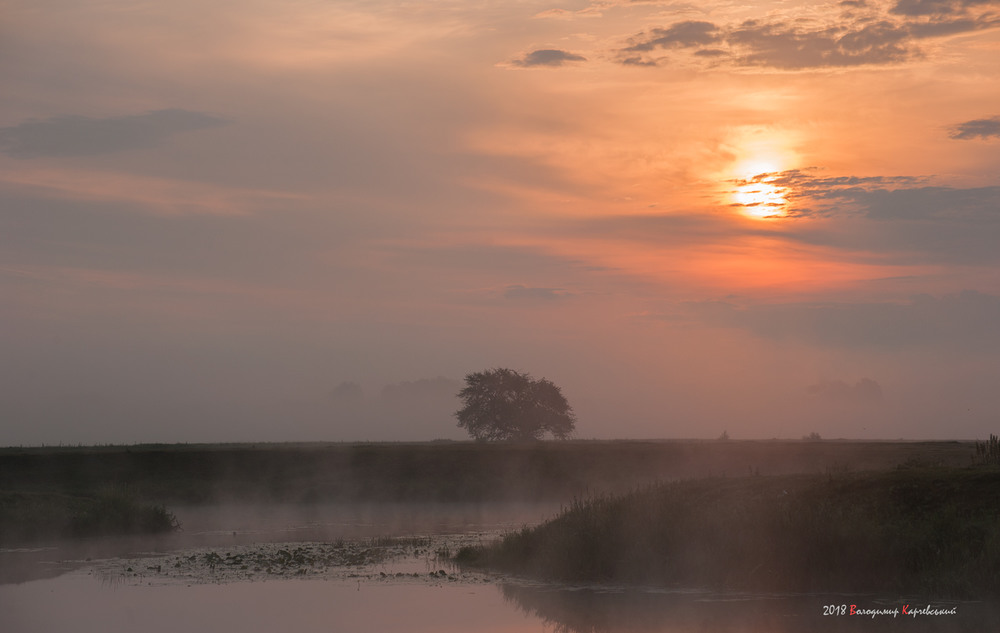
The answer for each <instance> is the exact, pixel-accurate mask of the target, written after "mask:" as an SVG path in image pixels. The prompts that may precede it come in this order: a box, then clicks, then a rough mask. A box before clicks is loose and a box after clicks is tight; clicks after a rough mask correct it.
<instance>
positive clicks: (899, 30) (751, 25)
mask: <svg viewBox="0 0 1000 633" xmlns="http://www.w3.org/2000/svg"><path fill="white" fill-rule="evenodd" d="M986 4H987V2H985V1H984V2H977V1H974V0H967V1H964V2H963V1H961V0H926V1H923V0H914V1H912V2H907V1H906V0H903V1H902V2H900V3H899V4H898V5H896V7H895V8H893V10H892V12H891V13H884V12H879V11H866V12H863V13H857V12H856V11H854V10H855V9H864V8H867V5H865V4H864V3H858V2H850V3H841V7H843V8H844V9H845V11H844V12H843V13H842V14H841V15H840V16H837V17H832V18H830V19H826V20H814V21H811V22H810V21H805V20H802V19H799V18H798V17H796V16H792V17H789V18H786V19H769V20H757V19H752V20H745V21H743V22H741V23H739V24H730V25H717V24H713V23H711V22H701V21H684V22H677V23H675V24H673V25H671V26H669V27H666V28H654V29H651V30H649V31H647V32H644V33H641V34H639V35H636V36H633V37H632V38H630V39H629V40H628V45H627V46H625V47H623V48H620V49H619V50H618V62H619V63H621V64H626V65H647V66H648V65H656V64H657V63H658V60H657V59H655V58H652V57H650V56H649V54H650V53H653V52H655V51H659V50H668V49H696V50H692V54H693V55H695V56H697V57H702V58H710V59H716V60H717V59H721V58H723V57H729V59H730V60H731V62H732V63H733V64H735V65H737V66H754V67H766V68H776V69H782V70H802V69H808V68H837V67H850V66H861V65H886V64H897V63H902V62H906V61H909V60H911V59H916V58H919V57H921V56H922V55H923V54H924V52H923V50H922V49H921V47H920V46H919V42H920V40H924V39H928V38H936V37H944V36H948V35H954V34H958V33H966V32H972V31H978V30H982V29H987V28H993V27H995V26H997V25H1000V19H998V18H997V17H996V16H994V15H993V14H992V13H990V12H988V11H979V9H980V8H981V7H983V6H986ZM901 16H902V17H901ZM927 16H932V17H930V18H928V17H927ZM709 45H711V48H703V47H706V46H709Z"/></svg>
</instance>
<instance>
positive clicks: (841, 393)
mask: <svg viewBox="0 0 1000 633" xmlns="http://www.w3.org/2000/svg"><path fill="white" fill-rule="evenodd" d="M806 391H808V392H809V393H810V394H812V395H813V396H816V397H818V398H822V399H824V400H833V401H838V402H859V403H872V402H879V401H881V400H882V387H881V386H880V385H879V384H878V383H877V382H875V381H874V380H872V379H871V378H862V379H861V380H859V381H857V382H856V383H854V384H853V385H851V384H848V383H846V382H844V381H843V380H821V381H820V382H819V383H817V384H815V385H809V386H808V387H806Z"/></svg>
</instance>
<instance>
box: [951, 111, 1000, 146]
mask: <svg viewBox="0 0 1000 633" xmlns="http://www.w3.org/2000/svg"><path fill="white" fill-rule="evenodd" d="M949 136H951V138H953V139H957V140H960V141H967V140H970V139H974V138H982V139H989V138H1000V116H992V117H989V118H987V119H973V120H971V121H966V122H965V123H959V124H957V125H953V126H952V127H951V134H950V135H949Z"/></svg>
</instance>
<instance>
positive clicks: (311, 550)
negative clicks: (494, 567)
mask: <svg viewBox="0 0 1000 633" xmlns="http://www.w3.org/2000/svg"><path fill="white" fill-rule="evenodd" d="M479 539H480V537H478V536H470V535H465V534H462V535H451V536H440V537H433V538H431V537H423V536H421V537H403V538H399V537H378V538H371V539H365V540H359V541H343V540H340V541H336V542H333V543H260V544H255V545H241V546H233V547H227V548H223V549H219V548H212V549H197V550H186V551H183V552H177V553H173V554H169V555H165V556H153V557H144V558H135V559H116V560H110V561H104V562H103V563H101V564H100V565H99V566H98V567H97V568H96V572H97V573H98V575H100V576H102V577H103V578H104V579H106V580H108V581H109V582H122V581H136V582H142V583H147V582H153V581H157V582H184V583H186V584H204V583H230V582H247V581H260V580H275V579H282V578H326V579H335V578H339V579H344V578H351V579H354V578H356V579H359V580H381V581H385V580H406V581H413V580H419V581H423V582H428V581H429V582H442V581H455V580H458V579H460V578H461V579H462V580H466V581H468V580H469V579H475V578H477V577H482V576H483V574H469V573H465V572H461V571H459V570H458V569H457V568H456V567H455V566H454V565H453V564H451V563H450V561H449V560H448V558H447V556H444V555H443V554H442V553H441V552H450V551H451V550H452V549H455V548H460V547H464V546H468V545H469V544H471V543H472V542H477V541H478V540H479ZM443 567H447V568H448V570H446V569H443Z"/></svg>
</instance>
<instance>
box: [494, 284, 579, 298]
mask: <svg viewBox="0 0 1000 633" xmlns="http://www.w3.org/2000/svg"><path fill="white" fill-rule="evenodd" d="M503 296H504V298H505V299H529V300H538V299H541V300H545V301H551V300H553V299H559V298H560V297H564V296H566V292H565V291H564V290H562V289H561V288H533V287H529V286H522V285H511V286H507V288H506V289H505V290H504V293H503Z"/></svg>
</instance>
